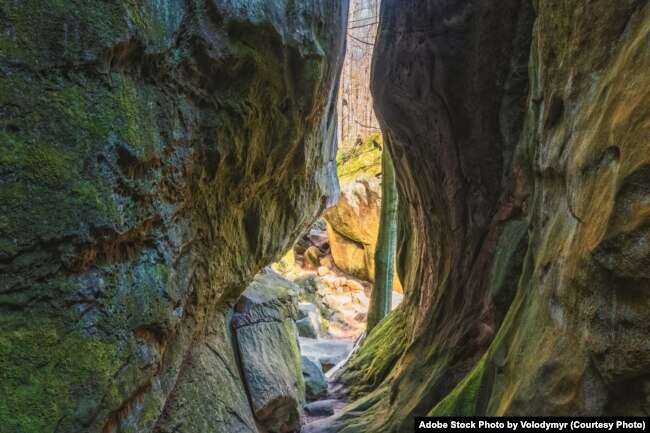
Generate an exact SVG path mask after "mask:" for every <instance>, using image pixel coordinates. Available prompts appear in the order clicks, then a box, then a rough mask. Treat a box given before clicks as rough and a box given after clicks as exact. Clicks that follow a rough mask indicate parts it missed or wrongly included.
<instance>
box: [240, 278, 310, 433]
mask: <svg viewBox="0 0 650 433" xmlns="http://www.w3.org/2000/svg"><path fill="white" fill-rule="evenodd" d="M297 294H298V287H297V286H296V285H295V284H293V283H291V282H290V281H287V280H285V279H283V278H282V277H280V276H279V275H278V274H276V273H275V272H273V271H272V270H270V269H269V270H267V271H266V272H264V273H262V274H260V275H258V276H256V277H255V279H254V281H253V283H251V284H250V285H249V286H248V288H247V289H246V290H245V291H244V293H243V294H242V295H241V297H240V299H239V301H238V302H237V304H236V305H235V314H234V315H233V318H232V326H233V329H234V331H235V337H236V340H237V347H238V349H239V357H240V363H241V366H242V372H243V376H244V381H245V383H246V387H247V388H248V393H249V395H250V400H251V405H252V409H253V414H254V415H255V418H257V420H258V421H260V423H262V424H263V425H264V426H265V427H266V428H267V429H268V430H269V432H288V431H293V430H296V429H297V428H298V427H299V426H300V408H301V407H302V404H303V402H304V400H305V383H304V379H303V374H302V362H301V357H300V348H299V346H298V339H297V338H298V337H297V332H296V327H295V324H294V319H295V318H296V315H297V305H296V302H297Z"/></svg>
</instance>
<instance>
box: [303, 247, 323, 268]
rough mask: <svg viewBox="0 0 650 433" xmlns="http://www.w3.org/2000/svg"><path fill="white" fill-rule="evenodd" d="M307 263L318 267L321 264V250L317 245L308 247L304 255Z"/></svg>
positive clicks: (311, 266) (312, 266)
mask: <svg viewBox="0 0 650 433" xmlns="http://www.w3.org/2000/svg"><path fill="white" fill-rule="evenodd" d="M302 258H303V261H304V262H305V265H307V266H308V267H310V268H314V269H316V268H318V267H319V266H320V251H318V248H316V247H315V246H313V245H312V246H310V247H309V248H307V250H306V251H305V253H304V254H303V255H302Z"/></svg>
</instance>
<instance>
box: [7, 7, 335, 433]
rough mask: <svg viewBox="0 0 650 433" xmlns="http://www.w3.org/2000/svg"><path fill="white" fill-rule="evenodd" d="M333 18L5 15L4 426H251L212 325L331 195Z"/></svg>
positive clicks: (111, 11) (28, 10)
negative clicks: (253, 277)
mask: <svg viewBox="0 0 650 433" xmlns="http://www.w3.org/2000/svg"><path fill="white" fill-rule="evenodd" d="M346 12H347V2H346V1H343V2H339V1H336V2H332V1H325V0H313V1H301V2H294V1H270V0H269V1H254V2H248V4H247V5H246V7H244V5H243V4H242V3H241V2H233V1H225V0H192V1H181V0H163V1H156V2H133V1H122V0H118V1H111V2H81V3H80V2H73V1H66V0H64V1H58V2H50V1H35V2H29V4H25V3H24V2H12V1H4V2H2V3H1V4H0V28H1V29H2V31H1V32H0V113H1V115H0V143H1V146H2V149H1V152H0V353H2V357H0V377H2V380H1V381H0V395H2V398H0V419H2V420H3V425H2V427H1V428H0V430H2V431H12V432H14V431H20V432H25V433H32V432H34V433H36V432H39V433H44V432H73V431H74V432H105V433H108V432H126V431H130V432H132V431H137V432H153V431H155V432H171V431H174V432H206V431H211V432H233V431H238V432H245V431H256V427H255V421H254V419H253V416H252V413H251V411H250V408H249V404H248V399H247V396H246V394H245V393H244V387H243V385H242V383H241V379H240V376H239V372H238V370H237V367H236V364H235V361H234V356H233V353H232V351H233V350H232V344H231V341H230V335H229V331H228V325H227V323H228V321H229V320H228V318H226V317H225V316H226V312H227V311H228V309H229V307H230V305H231V303H232V302H233V301H234V299H236V297H237V296H238V295H239V293H240V292H241V290H243V288H244V287H245V285H246V283H247V282H248V281H249V280H250V278H252V276H253V275H254V274H255V273H256V272H257V271H258V270H260V269H261V268H262V266H264V265H266V264H268V263H270V262H272V261H274V260H276V259H278V258H279V257H280V256H281V253H282V252H283V250H286V249H287V248H288V247H289V246H290V245H291V244H292V242H293V241H294V240H295V239H296V237H297V236H298V235H299V234H300V233H301V232H303V231H304V230H305V229H306V228H307V227H309V225H310V224H311V223H312V222H313V220H314V219H315V218H316V216H317V215H318V214H319V213H320V212H321V211H322V210H323V209H324V207H325V206H326V205H327V204H331V203H332V202H333V201H334V200H335V198H336V196H337V190H338V185H337V184H336V180H335V163H334V158H335V149H336V143H335V131H336V119H335V117H336V110H335V106H336V101H335V95H336V86H335V83H336V81H337V76H338V73H339V69H340V65H341V61H342V55H343V37H344V33H343V32H344V28H345V16H346Z"/></svg>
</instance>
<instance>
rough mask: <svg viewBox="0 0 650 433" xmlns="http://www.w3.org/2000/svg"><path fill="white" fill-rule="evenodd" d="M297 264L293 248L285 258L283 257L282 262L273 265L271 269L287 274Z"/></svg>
mask: <svg viewBox="0 0 650 433" xmlns="http://www.w3.org/2000/svg"><path fill="white" fill-rule="evenodd" d="M295 264H296V256H295V253H294V251H293V248H291V249H289V251H287V253H286V254H285V255H284V256H282V258H281V259H280V260H278V261H277V262H275V263H273V265H272V266H271V267H272V268H273V270H274V271H275V272H278V273H280V274H286V273H288V272H291V271H292V270H293V267H294V266H295Z"/></svg>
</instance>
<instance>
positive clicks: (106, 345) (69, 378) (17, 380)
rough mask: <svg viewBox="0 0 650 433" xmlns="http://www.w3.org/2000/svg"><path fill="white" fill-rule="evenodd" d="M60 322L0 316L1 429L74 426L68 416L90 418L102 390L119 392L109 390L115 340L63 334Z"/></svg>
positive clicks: (30, 431)
mask: <svg viewBox="0 0 650 433" xmlns="http://www.w3.org/2000/svg"><path fill="white" fill-rule="evenodd" d="M61 324H62V321H61V320H59V319H57V318H50V317H40V316H33V317H26V316H25V315H22V314H15V313H13V314H4V315H3V316H2V317H1V318H0V354H2V355H1V356H0V395H2V399H0V419H2V420H3V422H2V426H0V431H2V432H21V433H43V432H50V431H54V429H55V427H56V426H57V425H58V426H59V427H58V429H59V430H60V431H73V426H72V425H70V423H71V421H70V420H71V419H73V418H77V419H81V420H84V419H85V420H90V417H91V416H92V415H93V413H94V412H95V410H96V409H97V407H98V406H99V404H100V403H101V398H102V396H103V395H106V398H107V399H108V400H110V399H111V396H112V395H113V396H115V397H117V394H116V390H112V392H111V390H110V380H111V377H112V376H113V375H114V374H115V373H116V372H117V370H118V368H119V365H120V364H119V360H118V358H117V343H116V342H115V341H111V340H108V339H104V338H98V337H85V336H82V335H79V334H75V333H70V334H66V331H65V330H64V329H63V328H62V327H61V326H62V325H61ZM75 402H83V404H81V405H78V406H75ZM66 426H67V428H64V427H66Z"/></svg>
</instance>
